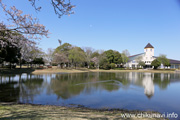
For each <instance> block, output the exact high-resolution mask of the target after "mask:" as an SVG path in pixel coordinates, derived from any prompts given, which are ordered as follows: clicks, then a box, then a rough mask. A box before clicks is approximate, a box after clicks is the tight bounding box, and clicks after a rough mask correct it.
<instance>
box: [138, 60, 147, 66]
mask: <svg viewBox="0 0 180 120" xmlns="http://www.w3.org/2000/svg"><path fill="white" fill-rule="evenodd" d="M138 66H142V67H144V66H146V64H145V62H144V61H139V62H138Z"/></svg>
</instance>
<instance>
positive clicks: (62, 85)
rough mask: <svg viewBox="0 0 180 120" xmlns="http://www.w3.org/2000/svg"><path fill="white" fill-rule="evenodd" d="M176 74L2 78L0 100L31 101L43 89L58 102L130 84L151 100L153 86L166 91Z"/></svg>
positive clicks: (24, 75) (21, 76)
mask: <svg viewBox="0 0 180 120" xmlns="http://www.w3.org/2000/svg"><path fill="white" fill-rule="evenodd" d="M179 79H180V76H179V74H164V73H162V74H157V73H135V72H127V73H99V72H97V73H77V74H54V75H48V74H46V75H31V74H28V75H27V74H22V75H9V76H6V75H1V76H0V94H1V96H0V101H18V100H20V101H21V102H28V101H29V100H31V101H33V97H34V96H36V95H40V94H41V93H42V92H43V90H44V89H46V90H47V94H56V95H57V97H58V99H59V98H62V99H68V98H71V97H73V96H76V95H79V94H81V93H82V92H83V93H86V94H91V93H93V92H94V91H102V90H106V91H109V92H112V91H117V90H119V89H130V85H132V84H133V85H136V86H140V87H144V94H145V95H146V96H147V97H148V98H151V97H152V96H153V95H154V91H155V90H154V89H155V88H154V85H158V86H159V88H160V89H166V88H167V86H168V84H170V81H171V82H177V81H178V82H179Z"/></svg>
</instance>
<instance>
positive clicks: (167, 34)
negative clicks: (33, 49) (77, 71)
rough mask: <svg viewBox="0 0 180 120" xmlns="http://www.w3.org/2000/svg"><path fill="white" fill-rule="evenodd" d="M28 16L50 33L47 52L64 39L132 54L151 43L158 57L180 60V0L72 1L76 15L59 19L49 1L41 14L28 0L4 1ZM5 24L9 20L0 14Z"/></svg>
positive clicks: (42, 44)
mask: <svg viewBox="0 0 180 120" xmlns="http://www.w3.org/2000/svg"><path fill="white" fill-rule="evenodd" d="M3 1H4V3H6V4H7V5H8V6H12V5H15V6H16V7H17V8H18V9H21V10H23V11H24V13H25V14H33V16H34V17H38V18H39V20H40V23H42V24H44V25H45V26H46V27H47V29H49V30H50V32H51V34H50V35H49V37H50V38H43V39H42V40H41V41H40V42H39V43H40V44H39V46H40V47H41V48H43V50H47V48H56V47H57V46H58V45H59V43H58V39H61V40H62V42H63V43H65V42H68V43H71V44H73V45H76V46H79V47H92V48H94V49H103V50H108V49H113V50H117V51H119V52H122V51H123V50H124V49H128V50H129V52H130V54H131V55H133V54H138V53H142V52H143V49H144V47H145V46H146V44H147V43H151V44H152V45H153V46H154V47H155V55H156V56H158V55H159V54H166V55H167V57H168V58H173V59H179V60H180V54H179V52H180V47H179V46H180V2H178V0H111V1H109V0H71V1H72V3H73V4H74V5H76V8H74V11H75V14H73V15H71V16H63V17H62V18H61V19H59V18H58V16H57V15H55V13H54V11H53V8H52V6H51V5H50V4H49V2H50V1H49V2H48V0H45V1H44V0H40V2H38V3H41V5H42V10H41V12H35V10H34V9H33V7H32V6H31V5H30V3H29V2H28V0H3ZM0 18H1V20H5V19H6V18H5V17H4V15H3V12H2V9H1V11H0Z"/></svg>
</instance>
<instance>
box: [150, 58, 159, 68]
mask: <svg viewBox="0 0 180 120" xmlns="http://www.w3.org/2000/svg"><path fill="white" fill-rule="evenodd" d="M160 65H161V62H159V60H158V59H155V60H153V61H152V63H151V66H154V69H157V68H158V67H159V66H160Z"/></svg>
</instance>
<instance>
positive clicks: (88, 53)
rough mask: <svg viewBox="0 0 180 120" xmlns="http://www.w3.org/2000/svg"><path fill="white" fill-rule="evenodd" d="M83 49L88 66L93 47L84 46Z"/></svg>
mask: <svg viewBox="0 0 180 120" xmlns="http://www.w3.org/2000/svg"><path fill="white" fill-rule="evenodd" d="M83 50H84V52H85V55H86V62H87V66H88V68H89V66H90V65H89V64H90V62H91V58H92V54H93V51H94V49H93V48H91V47H84V48H83Z"/></svg>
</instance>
